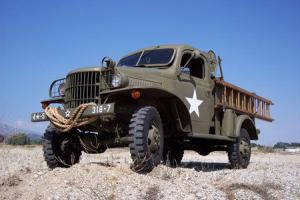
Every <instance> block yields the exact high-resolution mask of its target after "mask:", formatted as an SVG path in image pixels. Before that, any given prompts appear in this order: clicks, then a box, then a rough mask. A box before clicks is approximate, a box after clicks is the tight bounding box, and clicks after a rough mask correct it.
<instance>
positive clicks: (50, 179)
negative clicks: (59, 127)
mask: <svg viewBox="0 0 300 200" xmlns="http://www.w3.org/2000/svg"><path fill="white" fill-rule="evenodd" d="M130 163H131V159H130V155H129V153H128V149H126V148H123V149H110V150H107V151H106V152H105V153H103V154H83V156H82V159H81V161H80V164H76V165H74V166H73V167H71V168H69V169H62V168H57V169H54V170H49V169H48V168H47V166H46V164H45V162H44V161H43V156H42V149H41V147H11V146H6V145H0V199H49V200H52V199H53V200H56V199H57V200H58V199H72V200H73V199H74V200H75V199H109V200H113V199H146V200H155V199H169V200H173V199H230V200H231V199H270V200H271V199H272V200H273V199H293V200H294V199H300V154H279V153H271V154H270V153H269V154H264V153H258V152H254V153H253V154H252V158H251V163H250V165H249V167H248V168H247V169H243V170H232V169H229V166H228V160H227V155H226V154H225V153H219V152H216V153H212V154H210V155H209V156H206V157H203V156H200V155H198V154H197V153H194V152H191V151H186V152H185V155H184V158H183V164H182V166H181V167H177V168H175V169H173V168H169V167H166V166H163V165H159V166H158V167H156V168H155V169H154V170H153V171H152V172H151V173H149V174H147V175H142V174H137V173H134V172H132V171H131V170H130V168H129V166H130Z"/></svg>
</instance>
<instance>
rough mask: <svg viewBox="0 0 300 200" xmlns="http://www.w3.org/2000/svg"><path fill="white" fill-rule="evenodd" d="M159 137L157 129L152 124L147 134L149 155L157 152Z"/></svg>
mask: <svg viewBox="0 0 300 200" xmlns="http://www.w3.org/2000/svg"><path fill="white" fill-rule="evenodd" d="M159 140H160V135H159V131H158V128H157V127H156V126H155V124H152V125H151V127H150V128H149V132H148V147H149V149H150V152H151V153H156V152H157V151H158V150H159Z"/></svg>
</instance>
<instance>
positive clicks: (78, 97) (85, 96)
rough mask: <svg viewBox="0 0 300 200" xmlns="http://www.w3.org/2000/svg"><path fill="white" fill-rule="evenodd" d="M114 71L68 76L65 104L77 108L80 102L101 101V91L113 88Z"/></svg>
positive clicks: (80, 73)
mask: <svg viewBox="0 0 300 200" xmlns="http://www.w3.org/2000/svg"><path fill="white" fill-rule="evenodd" d="M112 75H113V72H112V71H111V70H105V71H102V72H100V71H90V72H77V73H72V74H70V75H68V76H67V78H66V91H65V105H66V107H67V108H76V107H77V106H79V105H80V104H83V103H90V102H94V103H96V104H98V103H101V99H100V95H99V93H100V92H101V91H104V90H109V89H111V79H112Z"/></svg>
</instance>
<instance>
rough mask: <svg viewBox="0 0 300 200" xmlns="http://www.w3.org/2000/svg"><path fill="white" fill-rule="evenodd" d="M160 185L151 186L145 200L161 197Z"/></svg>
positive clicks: (155, 199) (154, 199)
mask: <svg viewBox="0 0 300 200" xmlns="http://www.w3.org/2000/svg"><path fill="white" fill-rule="evenodd" d="M159 191H160V189H159V186H157V185H155V186H151V187H149V188H148V189H147V191H146V195H145V196H144V199H145V200H157V199H160V198H159V195H158V194H159Z"/></svg>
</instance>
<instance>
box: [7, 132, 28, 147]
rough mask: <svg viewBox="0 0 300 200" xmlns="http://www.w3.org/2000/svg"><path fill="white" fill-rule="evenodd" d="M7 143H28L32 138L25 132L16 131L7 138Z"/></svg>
mask: <svg viewBox="0 0 300 200" xmlns="http://www.w3.org/2000/svg"><path fill="white" fill-rule="evenodd" d="M5 143H6V144H11V145H28V144H31V141H30V138H29V137H28V136H27V135H26V134H25V133H15V134H13V135H10V136H8V137H7V138H6V139H5Z"/></svg>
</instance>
